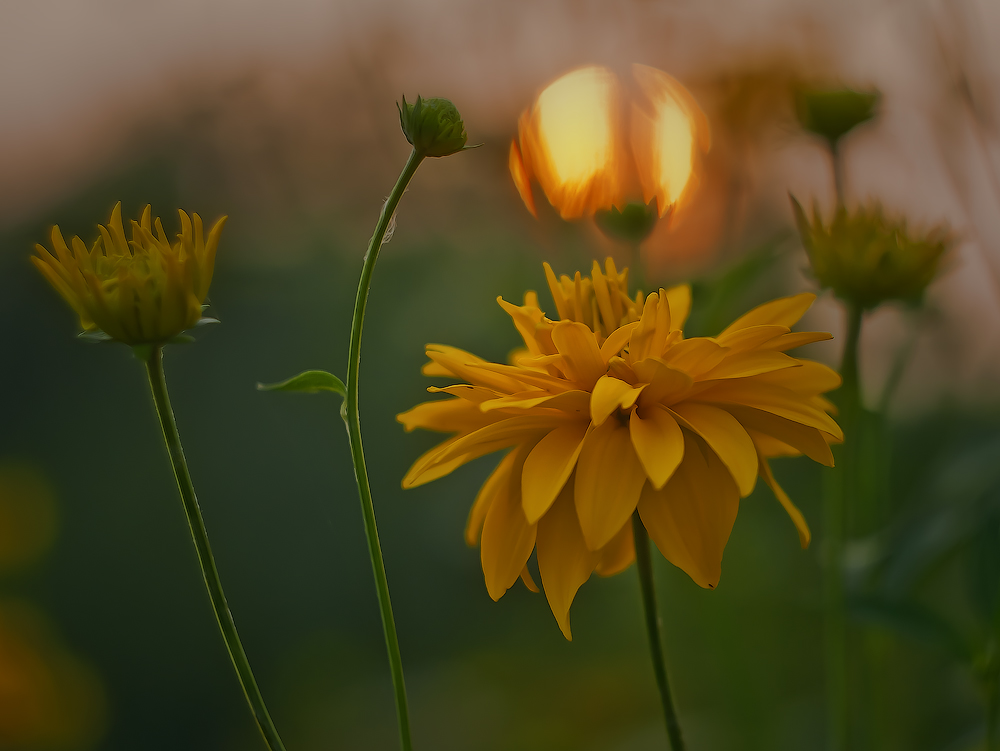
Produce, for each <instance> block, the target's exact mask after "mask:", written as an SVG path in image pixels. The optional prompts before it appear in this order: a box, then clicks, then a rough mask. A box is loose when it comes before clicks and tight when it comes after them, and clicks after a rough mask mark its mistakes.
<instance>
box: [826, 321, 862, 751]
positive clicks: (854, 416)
mask: <svg viewBox="0 0 1000 751" xmlns="http://www.w3.org/2000/svg"><path fill="white" fill-rule="evenodd" d="M861 319H862V310H861V308H860V307H858V306H857V305H853V304H851V305H849V306H848V311H847V336H846V338H845V341H844V354H843V359H842V360H841V366H840V373H841V376H842V377H843V379H844V383H843V385H842V386H841V388H840V392H839V394H838V402H839V406H840V408H841V427H842V428H843V430H844V436H845V445H844V446H838V447H837V448H836V450H835V456H836V460H837V464H838V466H837V467H836V468H835V469H833V470H832V471H830V472H827V473H825V475H824V483H823V501H824V529H825V537H826V539H825V546H824V552H825V566H824V568H825V570H826V577H825V582H824V600H825V619H824V637H825V649H826V692H827V723H828V725H829V732H830V751H844V750H845V749H846V748H847V746H848V740H849V737H848V728H849V715H850V710H849V704H848V667H847V661H848V650H847V612H846V603H845V597H844V572H843V561H844V545H845V540H846V537H847V527H848V516H849V515H848V511H849V509H848V504H849V501H850V499H851V498H852V497H853V496H854V493H855V491H856V489H857V483H856V482H855V477H856V476H857V466H856V465H857V462H856V456H857V451H856V449H857V439H858V435H857V433H858V431H857V426H858V424H859V417H860V410H861V402H860V385H859V382H858V343H859V341H860V339H861Z"/></svg>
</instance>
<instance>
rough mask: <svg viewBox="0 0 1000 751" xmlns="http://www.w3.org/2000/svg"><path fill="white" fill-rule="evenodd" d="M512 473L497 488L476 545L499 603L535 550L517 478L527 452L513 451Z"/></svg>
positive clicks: (494, 595) (493, 594)
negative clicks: (479, 539) (514, 455)
mask: <svg viewBox="0 0 1000 751" xmlns="http://www.w3.org/2000/svg"><path fill="white" fill-rule="evenodd" d="M515 453H516V454H517V456H516V457H515V459H514V461H513V463H512V465H511V473H510V475H509V477H508V478H507V481H506V482H501V483H499V484H498V486H497V493H496V496H495V497H494V498H493V503H491V504H490V508H489V511H487V512H486V520H485V522H484V523H483V537H482V540H481V541H480V543H479V546H480V554H481V558H482V562H483V574H484V575H485V577H486V589H487V591H488V592H489V593H490V597H492V598H493V599H494V600H499V599H500V598H501V597H503V594H504V592H506V591H507V590H508V589H510V588H511V587H512V586H513V585H514V582H516V581H517V579H518V577H520V576H521V571H522V570H523V569H524V564H525V563H527V561H528V557H529V556H530V555H531V551H532V550H533V549H534V547H535V525H534V524H529V523H528V520H527V519H525V518H524V511H523V510H522V509H521V483H520V482H518V477H519V476H520V474H521V472H520V470H521V465H522V463H523V462H524V458H525V456H526V454H527V452H526V451H525V450H524V448H521V449H518V451H517V452H515Z"/></svg>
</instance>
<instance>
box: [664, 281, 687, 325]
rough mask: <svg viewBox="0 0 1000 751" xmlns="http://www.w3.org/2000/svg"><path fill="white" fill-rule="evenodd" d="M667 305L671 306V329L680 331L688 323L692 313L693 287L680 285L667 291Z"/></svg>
mask: <svg viewBox="0 0 1000 751" xmlns="http://www.w3.org/2000/svg"><path fill="white" fill-rule="evenodd" d="M666 298H667V303H668V304H669V305H670V329H671V330H672V331H680V330H681V329H683V328H684V324H685V322H687V317H688V314H689V313H690V312H691V286H690V285H688V284H678V285H677V286H676V287H671V288H670V289H668V290H667V291H666Z"/></svg>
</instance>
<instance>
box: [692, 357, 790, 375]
mask: <svg viewBox="0 0 1000 751" xmlns="http://www.w3.org/2000/svg"><path fill="white" fill-rule="evenodd" d="M795 367H799V361H798V360H796V359H795V358H794V357H789V356H788V355H786V354H784V353H782V352H759V351H757V352H737V353H735V354H730V353H727V355H726V357H725V359H724V360H723V361H722V362H720V363H719V364H718V365H716V366H715V367H714V368H712V369H711V370H709V371H708V372H706V373H704V374H702V376H701V377H702V378H703V379H705V380H714V379H717V378H748V377H750V376H755V375H760V374H762V373H770V372H772V371H775V370H783V369H784V368H795Z"/></svg>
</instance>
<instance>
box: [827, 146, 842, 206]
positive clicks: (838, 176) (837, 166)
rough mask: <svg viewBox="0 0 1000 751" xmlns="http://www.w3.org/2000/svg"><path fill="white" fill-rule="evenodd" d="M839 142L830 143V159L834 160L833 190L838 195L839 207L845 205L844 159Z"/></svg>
mask: <svg viewBox="0 0 1000 751" xmlns="http://www.w3.org/2000/svg"><path fill="white" fill-rule="evenodd" d="M839 143H840V142H839V140H831V141H830V158H831V159H832V160H833V188H834V191H836V194H837V205H838V206H843V205H844V159H843V157H842V156H841V153H840V145H839Z"/></svg>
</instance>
